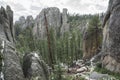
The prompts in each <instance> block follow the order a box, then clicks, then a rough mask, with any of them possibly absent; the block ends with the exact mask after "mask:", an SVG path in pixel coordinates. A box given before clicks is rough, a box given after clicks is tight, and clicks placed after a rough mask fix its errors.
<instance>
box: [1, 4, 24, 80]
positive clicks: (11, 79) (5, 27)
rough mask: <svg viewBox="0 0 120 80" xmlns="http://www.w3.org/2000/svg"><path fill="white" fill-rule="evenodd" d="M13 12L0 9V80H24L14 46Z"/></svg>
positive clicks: (8, 9)
mask: <svg viewBox="0 0 120 80" xmlns="http://www.w3.org/2000/svg"><path fill="white" fill-rule="evenodd" d="M14 37H15V36H14V27H13V11H12V10H11V8H10V7H9V6H7V8H6V10H5V9H4V8H3V7H1V9H0V43H1V46H2V47H1V49H0V50H1V53H0V56H1V61H0V63H2V65H1V67H2V68H1V78H2V79H1V80H24V79H23V72H22V68H21V65H20V60H19V58H18V56H17V55H16V49H15V44H14V41H15V40H14Z"/></svg>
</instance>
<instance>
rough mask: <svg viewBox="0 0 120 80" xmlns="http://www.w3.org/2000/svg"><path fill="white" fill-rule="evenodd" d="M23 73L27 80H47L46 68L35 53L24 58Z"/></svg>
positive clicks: (47, 72)
mask: <svg viewBox="0 0 120 80" xmlns="http://www.w3.org/2000/svg"><path fill="white" fill-rule="evenodd" d="M23 71H24V75H25V77H26V78H28V79H29V80H34V79H35V80H49V71H48V67H47V65H46V64H45V63H44V61H43V60H42V59H41V58H40V57H39V56H38V54H37V53H35V52H32V53H29V54H26V55H25V56H24V58H23Z"/></svg>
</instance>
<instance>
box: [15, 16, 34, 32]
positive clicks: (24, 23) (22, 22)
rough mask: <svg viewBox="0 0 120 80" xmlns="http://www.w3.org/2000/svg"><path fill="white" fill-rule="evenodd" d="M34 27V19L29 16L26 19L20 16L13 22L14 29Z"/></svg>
mask: <svg viewBox="0 0 120 80" xmlns="http://www.w3.org/2000/svg"><path fill="white" fill-rule="evenodd" d="M33 25H34V19H33V17H32V16H31V15H29V16H27V17H26V18H25V17H24V16H21V17H20V18H19V20H18V21H16V22H15V27H18V26H19V27H20V28H21V29H22V30H24V29H26V28H27V27H33Z"/></svg>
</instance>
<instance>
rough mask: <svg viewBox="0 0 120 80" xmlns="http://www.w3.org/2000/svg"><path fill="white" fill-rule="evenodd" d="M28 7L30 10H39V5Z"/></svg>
mask: <svg viewBox="0 0 120 80" xmlns="http://www.w3.org/2000/svg"><path fill="white" fill-rule="evenodd" d="M30 9H31V10H41V7H38V6H33V5H31V6H30Z"/></svg>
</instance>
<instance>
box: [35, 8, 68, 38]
mask: <svg viewBox="0 0 120 80" xmlns="http://www.w3.org/2000/svg"><path fill="white" fill-rule="evenodd" d="M44 14H45V15H44ZM45 16H46V18H47V22H45ZM46 23H47V24H48V28H49V29H51V28H52V29H53V30H54V31H55V33H56V35H58V34H63V33H64V32H65V31H68V30H69V24H68V23H67V9H63V13H61V12H60V10H59V9H58V8H56V7H50V8H45V9H43V10H42V11H41V12H40V14H39V15H38V16H37V17H36V19H35V25H34V28H33V35H35V36H36V37H37V38H42V39H43V38H45V37H46V25H45V24H46Z"/></svg>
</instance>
